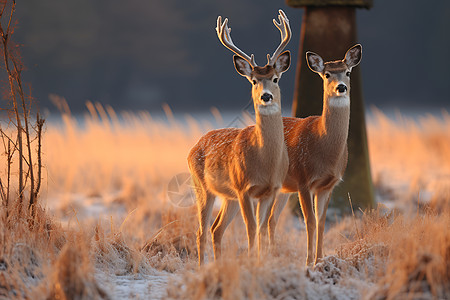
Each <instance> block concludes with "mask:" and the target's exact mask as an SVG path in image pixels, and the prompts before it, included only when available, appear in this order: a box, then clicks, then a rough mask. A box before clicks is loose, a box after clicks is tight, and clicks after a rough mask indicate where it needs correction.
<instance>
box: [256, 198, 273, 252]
mask: <svg viewBox="0 0 450 300" xmlns="http://www.w3.org/2000/svg"><path fill="white" fill-rule="evenodd" d="M275 196H276V193H274V194H273V195H271V196H269V197H264V198H261V199H259V201H258V204H257V206H256V222H257V237H258V258H260V257H261V254H262V251H263V246H264V245H265V244H266V243H267V233H268V231H267V223H268V219H269V216H270V212H271V210H272V207H273V203H274V202H275Z"/></svg>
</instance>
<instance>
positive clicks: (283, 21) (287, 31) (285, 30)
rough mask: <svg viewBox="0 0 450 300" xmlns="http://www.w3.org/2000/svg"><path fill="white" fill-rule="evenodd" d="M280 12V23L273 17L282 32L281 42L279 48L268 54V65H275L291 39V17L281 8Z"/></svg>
mask: <svg viewBox="0 0 450 300" xmlns="http://www.w3.org/2000/svg"><path fill="white" fill-rule="evenodd" d="M278 12H279V13H280V14H279V15H278V19H279V20H280V23H277V21H276V20H275V19H273V24H275V26H276V27H277V28H278V30H279V31H280V33H281V43H280V45H279V46H278V48H277V50H275V52H274V53H273V54H272V56H270V55H269V54H267V64H268V65H272V66H273V65H274V64H275V62H276V60H277V58H278V56H279V55H280V54H281V52H282V51H283V49H284V48H285V47H286V45H287V44H288V43H289V41H290V40H291V35H292V33H291V26H290V25H289V19H288V18H287V16H286V14H285V13H284V11H282V10H281V9H280V10H279V11H278Z"/></svg>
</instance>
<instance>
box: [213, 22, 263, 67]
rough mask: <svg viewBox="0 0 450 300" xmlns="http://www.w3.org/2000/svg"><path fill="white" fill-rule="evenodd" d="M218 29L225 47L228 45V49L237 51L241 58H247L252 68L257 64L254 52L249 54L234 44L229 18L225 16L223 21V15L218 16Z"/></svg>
mask: <svg viewBox="0 0 450 300" xmlns="http://www.w3.org/2000/svg"><path fill="white" fill-rule="evenodd" d="M216 31H217V36H218V37H219V40H220V41H221V42H222V44H223V45H224V46H225V47H227V48H228V49H230V50H231V51H233V52H234V53H236V54H237V55H238V56H240V57H241V58H243V59H245V60H246V61H247V62H248V63H249V64H250V66H251V67H252V68H254V67H256V66H257V65H256V62H255V56H254V55H253V54H252V55H251V56H248V55H247V54H245V53H244V51H242V50H241V49H239V48H238V47H236V45H235V44H233V40H232V39H231V35H230V32H231V28H228V19H227V18H225V21H223V23H222V17H221V16H219V17H217V27H216Z"/></svg>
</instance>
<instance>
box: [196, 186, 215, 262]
mask: <svg viewBox="0 0 450 300" xmlns="http://www.w3.org/2000/svg"><path fill="white" fill-rule="evenodd" d="M196 190H197V212H198V222H199V228H198V231H197V250H198V264H199V265H201V264H202V263H203V260H204V254H205V243H206V232H207V231H208V226H209V221H210V218H211V213H212V208H213V205H214V200H215V197H214V195H213V194H210V193H208V192H207V191H206V190H204V189H203V187H202V186H200V187H199V186H197V189H196Z"/></svg>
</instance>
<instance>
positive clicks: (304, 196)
mask: <svg viewBox="0 0 450 300" xmlns="http://www.w3.org/2000/svg"><path fill="white" fill-rule="evenodd" d="M298 198H299V201H300V206H301V208H302V213H303V218H304V219H305V225H306V237H307V241H306V246H307V249H308V250H307V254H306V265H307V266H308V265H309V264H311V263H312V262H313V246H314V242H313V239H314V233H315V231H316V222H315V220H314V211H313V203H312V196H311V193H310V191H309V190H308V189H300V190H299V192H298Z"/></svg>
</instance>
